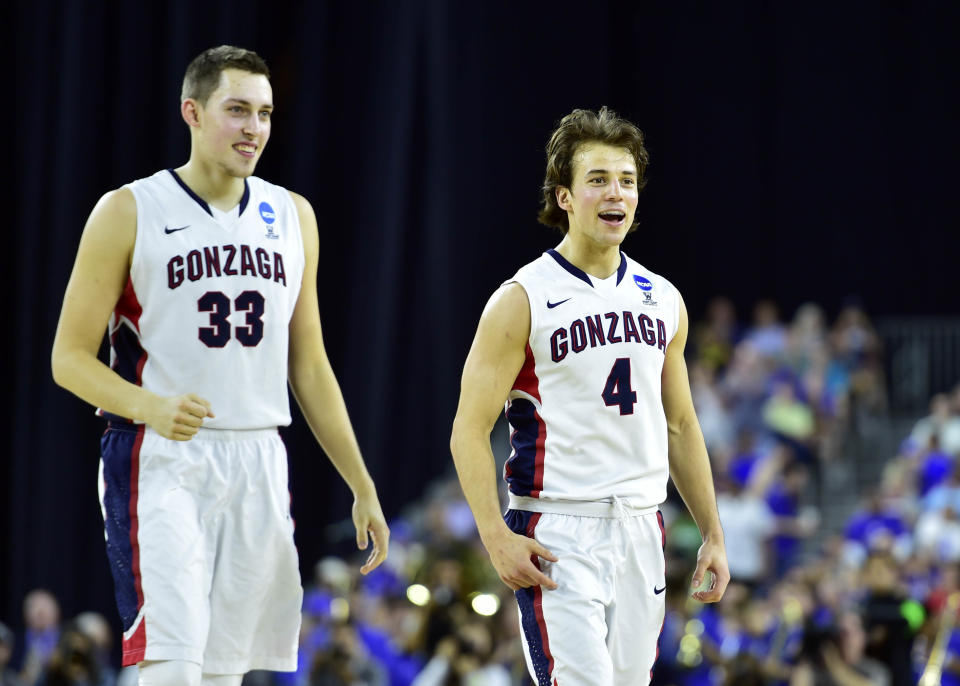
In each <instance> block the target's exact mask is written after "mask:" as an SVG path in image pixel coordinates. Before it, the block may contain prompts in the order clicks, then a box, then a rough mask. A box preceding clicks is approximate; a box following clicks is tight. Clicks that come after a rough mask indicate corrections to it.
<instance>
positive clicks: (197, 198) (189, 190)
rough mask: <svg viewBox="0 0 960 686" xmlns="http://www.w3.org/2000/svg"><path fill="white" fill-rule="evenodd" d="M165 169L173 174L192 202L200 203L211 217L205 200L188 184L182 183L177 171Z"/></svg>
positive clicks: (211, 214)
mask: <svg viewBox="0 0 960 686" xmlns="http://www.w3.org/2000/svg"><path fill="white" fill-rule="evenodd" d="M167 171H168V172H170V173H171V174H173V178H174V180H175V181H176V182H177V183H178V184H180V188H182V189H183V190H185V191H186V192H187V195H189V196H190V197H191V198H193V200H194V202H195V203H197V204H198V205H200V207H202V208H203V211H204V212H206V213H207V214H209V215H210V216H211V217H212V216H213V212H211V211H210V205H208V204H207V201H206V200H204V199H203V198H201V197H200V196H199V195H197V194H196V193H194V192H193V189H192V188H190V186H188V185H187V184H186V183H184V181H183V179H181V178H180V175H179V174H177V172H175V171H173V170H172V169H168V170H167Z"/></svg>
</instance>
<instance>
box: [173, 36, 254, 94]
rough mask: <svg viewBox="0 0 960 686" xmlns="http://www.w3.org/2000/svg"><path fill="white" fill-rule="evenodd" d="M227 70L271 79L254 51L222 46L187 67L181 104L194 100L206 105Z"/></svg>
mask: <svg viewBox="0 0 960 686" xmlns="http://www.w3.org/2000/svg"><path fill="white" fill-rule="evenodd" d="M224 69H240V70H242V71H247V72H250V73H251V74H263V75H264V76H266V77H267V78H268V79H269V78H270V70H269V69H268V68H267V63H266V62H264V61H263V58H262V57H260V55H258V54H257V53H255V52H254V51H253V50H247V49H245V48H238V47H236V46H233V45H220V46H217V47H215V48H209V49H207V50H204V51H203V52H201V53H200V54H199V55H197V56H196V57H195V58H194V59H193V61H192V62H191V63H190V65H189V66H188V67H187V73H186V74H184V76H183V88H182V90H181V91H180V101H181V102H183V101H184V100H186V99H187V98H190V99H192V100H196V101H197V102H199V103H200V104H201V105H204V106H206V104H207V99H208V98H209V97H210V94H211V93H213V91H215V90H216V89H217V86H219V85H220V72H222V71H223V70H224Z"/></svg>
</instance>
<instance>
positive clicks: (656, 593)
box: [653, 586, 667, 595]
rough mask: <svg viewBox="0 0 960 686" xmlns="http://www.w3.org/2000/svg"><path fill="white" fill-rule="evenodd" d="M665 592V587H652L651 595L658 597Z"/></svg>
mask: <svg viewBox="0 0 960 686" xmlns="http://www.w3.org/2000/svg"><path fill="white" fill-rule="evenodd" d="M666 590H667V587H666V586H664V587H663V588H657V587H656V586H654V587H653V594H654V595H660V594H661V593H663V592H664V591H666Z"/></svg>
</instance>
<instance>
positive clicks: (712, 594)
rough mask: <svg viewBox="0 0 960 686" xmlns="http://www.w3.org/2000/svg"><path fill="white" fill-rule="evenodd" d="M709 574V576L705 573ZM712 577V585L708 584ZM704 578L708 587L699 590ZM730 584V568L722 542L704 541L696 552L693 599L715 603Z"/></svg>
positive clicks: (692, 584)
mask: <svg viewBox="0 0 960 686" xmlns="http://www.w3.org/2000/svg"><path fill="white" fill-rule="evenodd" d="M708 571H709V572H711V574H710V575H708V574H707V572H708ZM711 576H712V578H713V580H712V583H709V581H710V577H711ZM704 577H706V578H707V580H708V585H705V586H704V587H703V588H701V586H702V585H704V584H703V581H704ZM729 583H730V568H729V567H728V566H727V551H726V548H724V545H723V542H722V541H720V542H716V541H704V542H703V544H702V545H701V546H700V550H698V551H697V568H696V570H694V572H693V581H692V583H691V586H692V589H693V593H692V595H693V597H694V598H696V599H697V600H699V601H700V602H701V603H715V602H717V601H718V600H720V599H721V598H722V597H723V592H724V591H726V590H727V584H729Z"/></svg>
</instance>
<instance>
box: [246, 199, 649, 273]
mask: <svg viewBox="0 0 960 686" xmlns="http://www.w3.org/2000/svg"><path fill="white" fill-rule="evenodd" d="M258 209H259V210H260V218H261V219H263V221H265V222H266V223H267V224H273V222H275V221H276V220H277V215H276V214H274V212H273V208H272V207H270V203H268V202H262V203H260V207H259V208H258ZM634 278H636V277H634Z"/></svg>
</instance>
